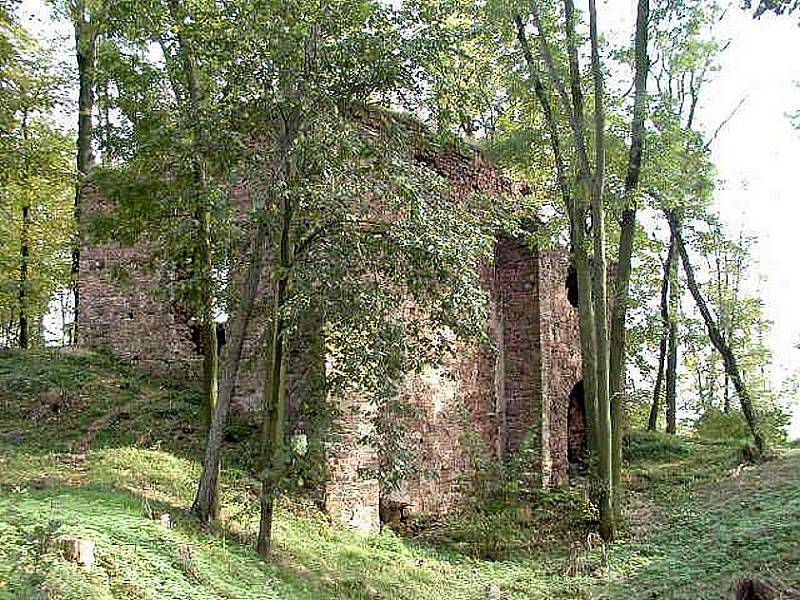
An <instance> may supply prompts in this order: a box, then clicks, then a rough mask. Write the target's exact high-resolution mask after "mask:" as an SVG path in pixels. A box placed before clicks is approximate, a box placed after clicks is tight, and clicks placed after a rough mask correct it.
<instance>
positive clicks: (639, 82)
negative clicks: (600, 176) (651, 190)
mask: <svg viewBox="0 0 800 600" xmlns="http://www.w3.org/2000/svg"><path fill="white" fill-rule="evenodd" d="M649 24H650V2H649V0H639V1H638V3H637V9H636V34H635V37H634V45H633V51H634V62H635V72H634V99H633V119H632V121H631V146H630V150H629V153H628V172H627V174H626V176H625V195H626V196H627V200H626V202H627V206H626V207H625V209H624V210H623V211H622V219H621V221H620V240H619V253H618V257H617V271H616V277H615V280H614V302H613V305H612V307H611V311H612V312H611V333H610V336H611V340H610V344H611V347H610V367H609V370H610V394H611V427H612V431H613V438H612V465H611V466H612V485H613V489H614V494H615V506H616V507H617V520H618V521H619V520H620V519H619V517H620V515H619V506H620V504H621V498H622V437H623V433H624V431H623V429H624V427H623V418H622V400H623V395H624V391H625V390H624V387H625V353H626V348H625V321H626V317H627V313H628V293H629V292H628V291H629V288H630V278H631V258H632V256H633V242H634V237H635V233H636V198H635V195H636V191H637V190H638V188H639V178H640V175H641V170H642V154H643V152H644V141H645V128H644V121H645V117H646V116H647V73H648V70H649V68H650V60H649V58H648V56H647V44H648V37H649V36H648V29H649Z"/></svg>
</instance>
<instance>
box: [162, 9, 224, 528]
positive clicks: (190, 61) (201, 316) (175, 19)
mask: <svg viewBox="0 0 800 600" xmlns="http://www.w3.org/2000/svg"><path fill="white" fill-rule="evenodd" d="M169 11H170V17H171V19H172V23H173V29H174V31H175V36H176V39H177V45H178V53H179V57H180V60H181V65H182V70H183V76H184V79H185V83H186V87H187V89H188V91H189V121H188V122H189V127H190V130H191V131H192V145H193V147H194V149H195V156H194V165H193V168H194V184H195V188H196V189H195V190H194V192H195V198H194V199H195V210H194V219H195V221H196V223H197V228H198V231H197V240H196V246H195V247H194V255H193V257H192V269H193V277H194V278H195V279H196V280H197V281H198V283H199V285H198V297H197V299H196V300H197V306H198V309H197V312H196V314H195V315H194V317H195V318H196V319H197V320H198V322H199V324H200V331H201V334H200V339H201V346H202V351H203V397H204V402H203V413H202V423H203V426H204V427H205V428H206V429H207V430H209V431H210V428H211V420H212V415H213V414H214V412H215V410H216V406H217V401H218V397H219V346H218V341H217V324H216V320H215V318H214V279H213V270H214V257H213V234H212V230H211V220H212V217H211V206H210V199H209V189H208V165H207V153H208V152H209V149H208V143H207V139H208V132H207V125H206V123H205V119H204V115H203V105H204V92H203V88H202V85H201V83H200V79H199V75H198V71H197V64H196V62H195V54H194V49H193V48H192V45H191V41H190V40H189V39H187V38H186V37H185V36H184V35H183V32H182V24H183V22H184V18H185V14H184V12H183V8H182V7H181V5H180V3H179V2H178V1H177V0H169ZM166 56H169V55H168V54H166ZM173 85H175V82H174V81H173ZM175 95H176V97H177V98H180V97H181V94H180V90H178V89H177V87H176V89H175ZM217 479H218V478H217ZM217 483H218V481H217ZM211 498H212V499H213V501H214V503H213V504H212V507H211V515H212V518H217V517H218V516H219V493H218V491H217V490H214V492H213V494H211Z"/></svg>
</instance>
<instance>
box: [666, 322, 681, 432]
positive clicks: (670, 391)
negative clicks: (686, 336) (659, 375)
mask: <svg viewBox="0 0 800 600" xmlns="http://www.w3.org/2000/svg"><path fill="white" fill-rule="evenodd" d="M677 371H678V339H677V322H676V320H675V315H674V314H673V315H671V318H670V322H669V331H668V332H667V402H666V405H667V433H670V434H673V435H674V434H676V433H677V432H678V423H677V395H678V377H677Z"/></svg>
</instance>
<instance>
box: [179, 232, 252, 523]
mask: <svg viewBox="0 0 800 600" xmlns="http://www.w3.org/2000/svg"><path fill="white" fill-rule="evenodd" d="M267 234H268V230H267V226H266V223H264V222H263V221H262V222H261V223H260V224H259V226H258V230H257V231H256V236H255V239H254V241H253V242H252V245H251V250H250V252H249V254H248V263H247V272H246V275H245V278H244V282H243V283H244V285H243V286H242V292H241V295H240V297H239V305H238V307H237V310H236V313H235V314H234V315H233V317H232V318H231V320H230V321H229V334H228V343H227V344H226V351H225V353H224V358H225V360H224V361H223V363H222V374H221V377H220V389H219V398H218V400H217V405H216V407H215V409H214V412H213V414H212V416H211V424H210V426H209V430H208V441H207V443H206V452H205V458H204V459H203V472H202V474H201V476H200V483H199V485H198V488H197V494H196V495H195V499H194V502H193V503H192V509H191V510H192V512H193V513H195V514H196V515H197V516H198V518H199V519H200V520H201V521H202V522H204V523H209V522H211V521H213V520H214V519H215V518H217V517H218V516H219V514H218V507H219V496H218V494H219V491H218V486H219V472H220V454H221V452H222V438H223V437H224V435H225V424H226V423H227V420H228V412H229V410H230V405H231V398H232V397H233V391H234V389H235V386H236V377H237V375H238V373H239V366H240V364H241V360H242V350H243V347H244V339H245V335H246V332H247V327H248V325H249V323H250V318H251V316H252V312H253V305H254V303H255V299H256V297H257V296H258V287H259V285H260V283H261V271H262V270H263V263H264V255H265V253H266V247H265V244H266V239H267Z"/></svg>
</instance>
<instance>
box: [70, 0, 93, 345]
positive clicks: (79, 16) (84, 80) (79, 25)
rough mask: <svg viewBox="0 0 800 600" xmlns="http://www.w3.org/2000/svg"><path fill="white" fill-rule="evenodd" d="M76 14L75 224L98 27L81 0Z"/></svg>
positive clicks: (88, 145) (77, 245)
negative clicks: (76, 127) (76, 178)
mask: <svg viewBox="0 0 800 600" xmlns="http://www.w3.org/2000/svg"><path fill="white" fill-rule="evenodd" d="M74 10H75V14H74V15H73V23H74V29H75V56H76V61H77V63H78V141H77V157H76V167H77V171H78V180H77V183H76V186H75V206H74V215H75V223H76V227H77V226H79V224H80V222H81V204H82V196H83V188H84V184H85V182H86V179H87V177H88V176H89V174H90V172H91V170H92V167H93V166H94V154H93V152H92V113H93V112H94V86H95V76H94V71H95V54H96V46H97V27H96V24H95V23H93V22H92V20H91V15H89V13H88V10H87V8H86V5H85V4H84V2H83V0H77V2H76V3H75V5H74ZM80 252H81V239H80V230H79V229H76V234H75V237H74V240H73V243H72V272H71V279H72V297H73V303H74V311H75V314H74V316H73V322H72V343H73V344H77V343H78V335H79V330H78V326H79V322H78V316H79V307H80V292H79V287H78V280H79V276H80V264H81V260H80V258H81V256H80Z"/></svg>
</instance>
